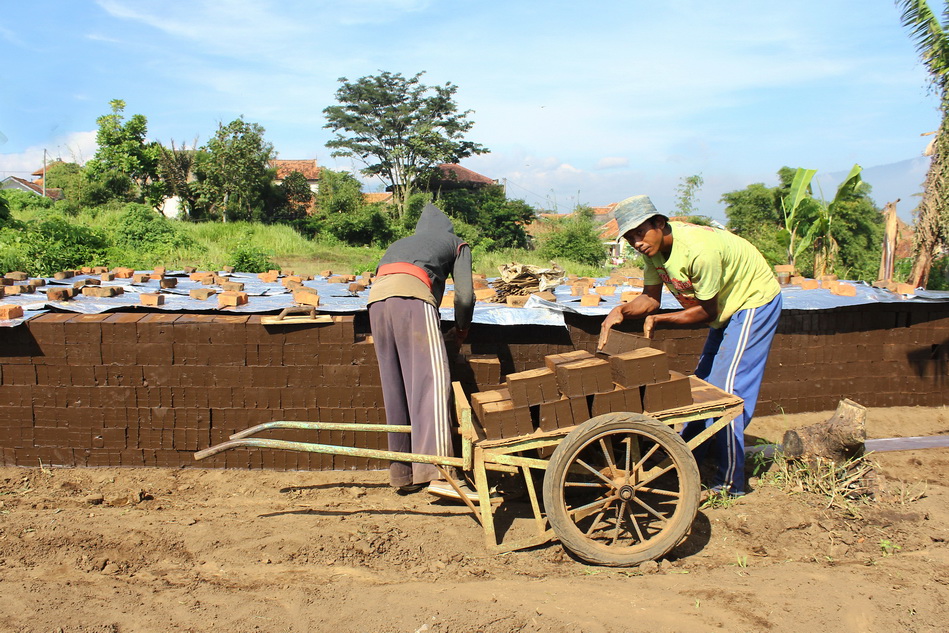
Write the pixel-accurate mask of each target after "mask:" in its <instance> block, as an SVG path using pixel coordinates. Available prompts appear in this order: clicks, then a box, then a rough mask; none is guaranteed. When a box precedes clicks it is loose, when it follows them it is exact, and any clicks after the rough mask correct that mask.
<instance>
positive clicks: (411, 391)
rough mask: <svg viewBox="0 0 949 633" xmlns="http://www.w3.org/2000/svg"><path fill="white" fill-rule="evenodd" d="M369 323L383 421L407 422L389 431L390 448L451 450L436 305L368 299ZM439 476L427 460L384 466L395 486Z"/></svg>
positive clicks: (445, 452) (447, 453)
mask: <svg viewBox="0 0 949 633" xmlns="http://www.w3.org/2000/svg"><path fill="white" fill-rule="evenodd" d="M369 324H370V327H371V328H372V339H373V342H374V345H375V348H376V358H377V359H378V360H379V373H380V375H381V378H382V396H383V399H384V401H385V409H386V422H387V423H389V424H411V425H412V433H411V435H407V434H405V433H389V450H390V451H399V452H402V453H405V452H412V453H420V454H423V455H441V456H451V455H452V442H451V435H450V428H451V416H450V414H449V410H448V406H449V396H450V393H451V391H450V390H451V379H450V377H449V373H448V358H447V354H446V352H445V341H444V339H443V338H442V334H441V330H440V329H439V318H438V310H436V309H435V307H434V306H432V305H431V304H428V303H426V302H424V301H421V300H420V299H410V298H405V297H389V298H388V299H385V300H383V301H376V302H374V303H371V304H369ZM440 477H441V475H440V474H439V472H438V469H437V468H435V466H433V465H431V464H411V463H407V462H392V464H391V466H390V467H389V480H390V482H391V484H392V485H393V486H395V487H399V486H407V485H409V484H413V483H414V484H421V483H426V482H429V481H432V480H433V479H439V478H440Z"/></svg>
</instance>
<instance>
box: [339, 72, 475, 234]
mask: <svg viewBox="0 0 949 633" xmlns="http://www.w3.org/2000/svg"><path fill="white" fill-rule="evenodd" d="M423 74H424V72H420V73H417V74H416V75H414V76H413V77H410V78H406V77H404V76H403V75H402V74H401V73H394V74H393V73H390V72H382V73H381V74H379V75H375V76H372V75H370V76H367V77H362V78H361V79H358V80H356V81H354V82H350V81H349V80H348V79H347V78H346V77H342V78H340V79H339V82H340V83H341V84H342V85H341V86H340V88H339V89H338V90H337V91H336V100H337V101H338V102H339V104H340V105H335V106H329V107H327V108H325V109H324V110H323V114H325V115H326V120H327V123H326V125H324V126H323V127H325V128H327V129H330V130H332V131H333V132H334V133H335V135H336V136H335V138H333V139H332V140H330V141H329V142H327V143H326V146H327V147H329V148H331V149H332V150H333V156H337V157H350V158H355V159H358V160H359V161H361V162H362V163H363V164H364V165H365V167H364V168H363V169H362V170H361V172H362V173H363V174H364V175H366V176H370V177H377V178H379V179H380V180H381V181H382V182H383V183H385V184H386V185H387V187H390V188H391V189H392V194H393V200H394V203H395V207H396V209H397V210H398V213H399V217H402V216H403V215H404V213H405V202H406V200H408V198H409V196H411V194H412V191H413V189H414V188H415V186H416V182H417V181H419V180H423V179H425V178H427V177H429V176H430V175H431V174H432V172H433V171H434V169H435V168H436V167H437V166H438V165H439V164H441V163H456V162H458V161H459V160H461V159H462V158H466V157H468V156H472V155H476V154H484V153H486V152H487V151H488V150H487V149H486V148H485V147H483V146H481V145H479V144H477V143H473V142H470V141H466V140H464V134H465V133H466V132H468V131H469V130H470V129H471V127H472V126H473V125H474V122H473V121H470V120H469V119H468V115H469V114H471V110H466V111H464V112H459V111H458V105H457V104H456V103H455V101H454V95H455V93H456V92H457V91H458V87H457V86H455V85H454V84H452V83H450V82H449V83H445V85H443V86H426V85H424V84H422V83H421V82H420V78H421V76H422V75H423Z"/></svg>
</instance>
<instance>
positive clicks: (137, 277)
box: [132, 273, 152, 284]
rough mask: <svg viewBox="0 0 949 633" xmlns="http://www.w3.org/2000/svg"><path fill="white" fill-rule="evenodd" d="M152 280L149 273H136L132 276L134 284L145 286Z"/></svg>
mask: <svg viewBox="0 0 949 633" xmlns="http://www.w3.org/2000/svg"><path fill="white" fill-rule="evenodd" d="M151 278H152V276H151V275H150V274H149V273H136V274H134V275H132V283H133V284H145V283H148V281H149V280H150V279H151Z"/></svg>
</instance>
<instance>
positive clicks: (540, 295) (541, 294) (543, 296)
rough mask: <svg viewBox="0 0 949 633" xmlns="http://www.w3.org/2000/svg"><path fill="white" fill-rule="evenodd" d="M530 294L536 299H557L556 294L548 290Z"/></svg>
mask: <svg viewBox="0 0 949 633" xmlns="http://www.w3.org/2000/svg"><path fill="white" fill-rule="evenodd" d="M531 296H532V297H537V298H538V299H543V300H544V301H553V302H555V303H556V301H557V295H555V294H554V293H553V292H551V291H550V290H544V291H543V292H535V293H534V294H532V295H531Z"/></svg>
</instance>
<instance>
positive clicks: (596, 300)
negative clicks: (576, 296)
mask: <svg viewBox="0 0 949 633" xmlns="http://www.w3.org/2000/svg"><path fill="white" fill-rule="evenodd" d="M602 300H603V297H601V296H600V295H583V296H582V297H580V305H581V306H584V307H587V308H592V307H596V306H598V305H600V302H601V301H602Z"/></svg>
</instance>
